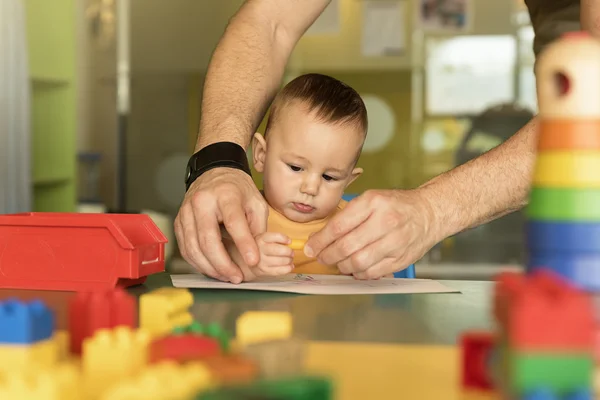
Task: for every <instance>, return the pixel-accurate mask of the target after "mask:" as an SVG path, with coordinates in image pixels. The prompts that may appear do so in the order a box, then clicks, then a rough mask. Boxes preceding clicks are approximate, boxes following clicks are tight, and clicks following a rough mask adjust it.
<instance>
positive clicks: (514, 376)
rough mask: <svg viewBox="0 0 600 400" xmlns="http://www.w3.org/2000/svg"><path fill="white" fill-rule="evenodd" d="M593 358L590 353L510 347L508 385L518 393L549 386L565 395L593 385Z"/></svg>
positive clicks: (512, 390)
mask: <svg viewBox="0 0 600 400" xmlns="http://www.w3.org/2000/svg"><path fill="white" fill-rule="evenodd" d="M593 374H594V361H593V357H592V355H591V354H590V353H579V354H577V353H573V354H570V353H561V352H532V351H525V352H518V351H513V350H512V349H511V350H508V376H509V377H508V382H507V383H508V385H509V390H510V391H511V392H512V393H515V394H524V393H527V392H528V391H530V390H535V389H536V388H539V387H548V388H550V389H552V390H553V391H555V392H556V393H558V394H561V395H565V394H568V393H570V392H571V391H574V390H579V389H581V388H589V387H591V386H592V380H593Z"/></svg>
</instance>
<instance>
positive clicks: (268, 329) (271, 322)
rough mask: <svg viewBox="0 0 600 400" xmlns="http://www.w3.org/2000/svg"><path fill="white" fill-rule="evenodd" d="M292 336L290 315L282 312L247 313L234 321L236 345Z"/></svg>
mask: <svg viewBox="0 0 600 400" xmlns="http://www.w3.org/2000/svg"><path fill="white" fill-rule="evenodd" d="M291 335H292V315H291V314H290V313H288V312H283V311H248V312H245V313H244V314H242V315H241V316H240V317H239V318H238V319H237V321H236V343H237V344H239V345H241V346H245V345H248V344H251V343H259V342H266V341H270V340H279V339H287V338H289V337H290V336H291Z"/></svg>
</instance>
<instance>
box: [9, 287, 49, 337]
mask: <svg viewBox="0 0 600 400" xmlns="http://www.w3.org/2000/svg"><path fill="white" fill-rule="evenodd" d="M54 318H55V317H54V314H53V312H52V311H51V310H50V309H49V308H48V307H46V305H45V304H44V303H43V302H42V301H40V300H33V301H28V302H25V301H21V300H18V299H14V298H11V299H8V300H5V301H0V345H2V344H33V343H37V342H40V341H42V340H46V339H50V338H51V337H52V335H53V333H54V324H55V320H54Z"/></svg>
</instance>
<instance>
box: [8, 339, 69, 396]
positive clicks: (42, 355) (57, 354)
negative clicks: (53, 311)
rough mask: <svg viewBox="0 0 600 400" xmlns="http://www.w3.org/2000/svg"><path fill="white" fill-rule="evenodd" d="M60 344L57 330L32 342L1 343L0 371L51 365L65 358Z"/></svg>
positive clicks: (60, 340)
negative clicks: (50, 335) (51, 335)
mask: <svg viewBox="0 0 600 400" xmlns="http://www.w3.org/2000/svg"><path fill="white" fill-rule="evenodd" d="M61 345H62V333H58V332H57V333H56V334H55V335H54V336H53V337H52V338H50V339H46V340H43V341H39V342H36V343H33V344H11V345H6V344H4V345H1V346H0V371H3V370H7V371H12V370H19V369H26V368H30V367H32V366H37V367H52V366H54V365H56V364H57V363H58V362H59V361H62V360H64V359H65V358H64V353H63V352H62V351H61ZM0 399H1V397H0Z"/></svg>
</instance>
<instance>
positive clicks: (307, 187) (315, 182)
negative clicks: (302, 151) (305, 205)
mask: <svg viewBox="0 0 600 400" xmlns="http://www.w3.org/2000/svg"><path fill="white" fill-rule="evenodd" d="M300 191H301V192H302V193H304V194H308V195H311V196H316V195H317V194H318V193H319V179H315V177H312V176H308V177H306V179H304V180H303V182H302V186H301V187H300Z"/></svg>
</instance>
